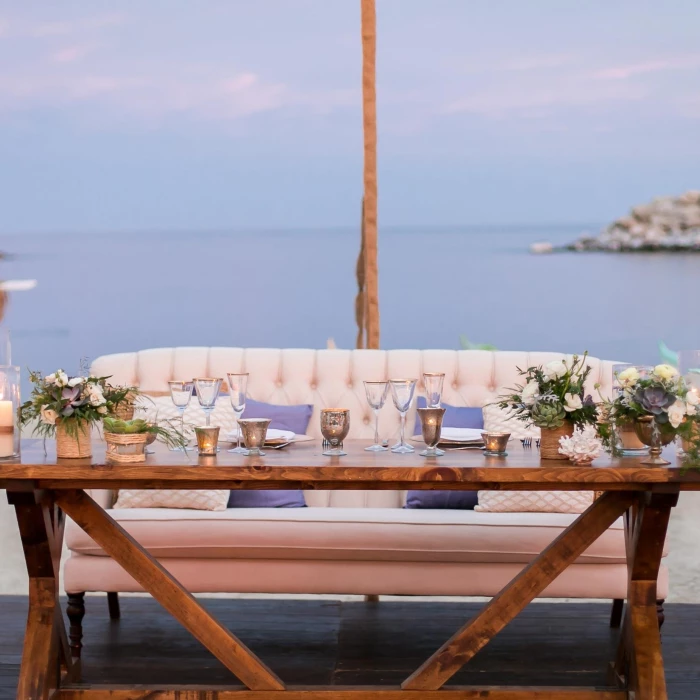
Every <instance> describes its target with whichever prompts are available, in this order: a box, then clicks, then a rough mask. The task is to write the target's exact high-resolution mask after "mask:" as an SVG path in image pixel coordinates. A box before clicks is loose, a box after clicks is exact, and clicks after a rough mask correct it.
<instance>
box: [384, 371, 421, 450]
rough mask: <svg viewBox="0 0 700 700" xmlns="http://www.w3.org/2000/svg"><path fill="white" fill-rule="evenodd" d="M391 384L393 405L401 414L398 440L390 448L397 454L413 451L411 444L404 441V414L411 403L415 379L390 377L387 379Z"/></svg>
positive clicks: (414, 389)
mask: <svg viewBox="0 0 700 700" xmlns="http://www.w3.org/2000/svg"><path fill="white" fill-rule="evenodd" d="M389 385H390V386H391V398H392V399H393V401H394V406H396V410H397V411H398V412H399V415H400V416H401V435H400V439H399V441H398V442H397V443H396V444H395V445H394V446H393V447H392V448H391V451H392V452H396V453H398V454H408V453H409V452H415V450H414V449H413V447H411V445H409V444H407V443H406V440H405V435H406V414H407V413H408V409H409V408H411V404H412V403H413V395H414V393H415V391H416V380H415V379H392V380H390V381H389Z"/></svg>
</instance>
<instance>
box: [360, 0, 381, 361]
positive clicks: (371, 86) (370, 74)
mask: <svg viewBox="0 0 700 700" xmlns="http://www.w3.org/2000/svg"><path fill="white" fill-rule="evenodd" d="M360 3H361V14H362V123H363V129H364V207H363V217H362V220H363V224H364V227H363V228H364V262H365V288H364V294H365V298H364V301H365V314H364V323H365V329H366V334H365V345H366V347H368V348H379V289H378V287H379V283H378V268H377V90H376V62H377V61H376V58H377V13H376V7H375V0H360Z"/></svg>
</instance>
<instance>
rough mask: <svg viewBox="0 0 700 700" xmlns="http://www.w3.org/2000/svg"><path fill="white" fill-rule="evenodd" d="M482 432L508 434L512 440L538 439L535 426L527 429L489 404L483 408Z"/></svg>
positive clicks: (538, 431)
mask: <svg viewBox="0 0 700 700" xmlns="http://www.w3.org/2000/svg"><path fill="white" fill-rule="evenodd" d="M483 411H484V430H490V431H492V432H494V433H510V434H511V435H512V436H513V438H515V439H517V440H519V439H520V438H524V437H531V438H538V437H539V436H540V429H539V428H536V427H535V426H531V427H529V428H528V427H527V423H524V422H523V421H521V420H518V419H517V418H512V417H509V412H508V411H506V410H504V409H502V408H499V407H498V406H494V405H493V404H489V405H488V406H484V409H483Z"/></svg>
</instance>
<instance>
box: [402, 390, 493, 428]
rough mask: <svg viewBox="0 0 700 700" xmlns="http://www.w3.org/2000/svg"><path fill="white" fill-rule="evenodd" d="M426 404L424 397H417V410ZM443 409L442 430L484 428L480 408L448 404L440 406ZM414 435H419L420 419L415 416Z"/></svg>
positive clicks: (482, 412)
mask: <svg viewBox="0 0 700 700" xmlns="http://www.w3.org/2000/svg"><path fill="white" fill-rule="evenodd" d="M427 405H428V402H427V401H426V400H425V396H419V397H418V400H417V402H416V406H418V408H425V407H426V406H427ZM440 405H441V406H442V407H443V408H444V409H445V417H444V418H443V419H442V425H443V427H444V428H479V429H481V428H483V427H484V411H483V409H481V408H472V407H468V406H450V405H449V404H446V403H443V404H440ZM413 434H414V435H420V418H419V416H418V414H416V426H415V428H414V430H413Z"/></svg>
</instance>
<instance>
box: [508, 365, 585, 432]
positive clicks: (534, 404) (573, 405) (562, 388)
mask: <svg viewBox="0 0 700 700" xmlns="http://www.w3.org/2000/svg"><path fill="white" fill-rule="evenodd" d="M587 356H588V353H587V352H585V353H584V354H583V356H581V357H579V356H578V355H574V356H573V357H572V359H571V360H570V361H567V360H566V359H561V360H554V361H552V362H549V363H547V364H546V365H544V366H541V365H540V366H538V367H528V368H527V369H526V370H521V369H520V368H517V369H518V373H519V374H520V375H521V376H522V377H524V380H525V383H524V384H522V385H516V387H515V388H513V389H508V393H507V394H504V395H502V396H499V397H498V401H497V402H496V403H497V405H498V406H500V408H502V409H507V410H510V413H511V415H513V416H515V417H516V418H517V419H518V420H521V421H525V422H527V423H528V424H529V425H535V426H537V427H538V428H560V427H561V426H562V425H564V421H565V420H569V421H571V422H572V423H573V424H574V425H587V424H593V423H595V422H596V420H597V411H596V406H595V403H594V402H593V399H592V398H591V397H590V396H585V394H584V384H585V383H586V379H587V378H588V375H589V374H590V372H591V368H590V367H589V366H588V365H587V364H586V357H587Z"/></svg>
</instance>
